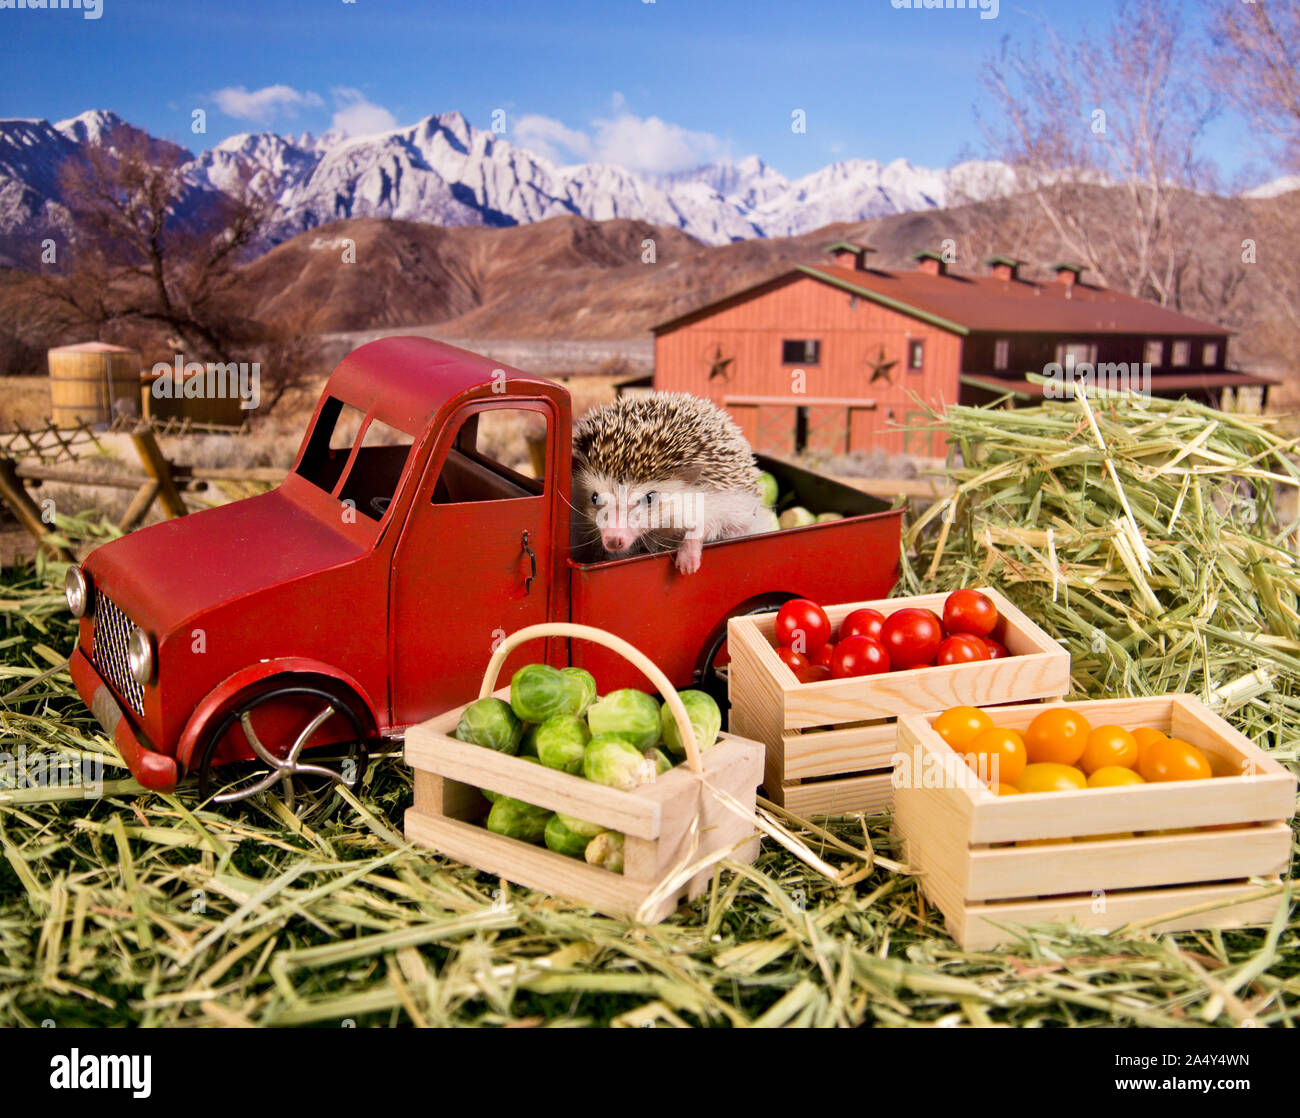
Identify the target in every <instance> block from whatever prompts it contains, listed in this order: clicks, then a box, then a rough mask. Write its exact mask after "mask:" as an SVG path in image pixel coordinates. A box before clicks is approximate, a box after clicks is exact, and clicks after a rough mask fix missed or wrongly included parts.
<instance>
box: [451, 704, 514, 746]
mask: <svg viewBox="0 0 1300 1118" xmlns="http://www.w3.org/2000/svg"><path fill="white" fill-rule="evenodd" d="M523 733H524V727H523V724H522V723H521V722H520V721H519V719H518V718H516V717H515V712H514V711H513V710H511V709H510V705H509V704H508V703H506V702H503V701H502V700H501V699H493V698H487V699H476V700H475V701H474V702H472V703H470V704H469V706H467V707H466V708H465V710H464V713H463V714H461V716H460V721H459V722H458V723H457V724H456V737H458V738H460V740H461V741H467V742H472V743H473V744H474V745H482V746H485V747H486V748H488V749H495V750H496V751H497V752H498V753H512V754H513V753H518V752H519V739H520V738H521V737H523Z"/></svg>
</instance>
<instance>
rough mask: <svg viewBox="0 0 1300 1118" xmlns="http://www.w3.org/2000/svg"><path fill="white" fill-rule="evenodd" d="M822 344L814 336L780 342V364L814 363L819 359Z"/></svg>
mask: <svg viewBox="0 0 1300 1118" xmlns="http://www.w3.org/2000/svg"><path fill="white" fill-rule="evenodd" d="M821 349H822V344H821V342H819V341H818V340H817V339H816V338H803V339H799V340H797V341H791V340H789V339H787V340H786V341H783V342H782V343H781V364H782V365H816V364H817V363H818V361H820V360H821Z"/></svg>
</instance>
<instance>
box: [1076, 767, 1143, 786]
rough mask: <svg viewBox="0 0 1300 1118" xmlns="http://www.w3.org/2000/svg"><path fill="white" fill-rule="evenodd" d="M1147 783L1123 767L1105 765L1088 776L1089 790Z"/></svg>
mask: <svg viewBox="0 0 1300 1118" xmlns="http://www.w3.org/2000/svg"><path fill="white" fill-rule="evenodd" d="M1145 783H1146V781H1145V780H1143V779H1142V777H1141V776H1139V775H1138V774H1137V773H1135V772H1134V771H1133V770H1132V769H1126V768H1124V767H1123V766H1122V765H1105V766H1103V767H1102V768H1100V769H1094V770H1093V771H1092V772H1091V773H1089V774H1088V787H1089V788H1118V787H1120V786H1121V785H1124V784H1145Z"/></svg>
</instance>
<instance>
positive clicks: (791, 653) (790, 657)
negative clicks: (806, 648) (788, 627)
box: [776, 645, 812, 673]
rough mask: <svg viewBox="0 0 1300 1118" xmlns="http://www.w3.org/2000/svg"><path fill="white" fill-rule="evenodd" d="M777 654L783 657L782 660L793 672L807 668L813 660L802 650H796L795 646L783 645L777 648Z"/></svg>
mask: <svg viewBox="0 0 1300 1118" xmlns="http://www.w3.org/2000/svg"><path fill="white" fill-rule="evenodd" d="M776 654H777V655H778V656H779V657H781V662H782V663H783V664H785V666H786V667H787V668H789V669H790V670H791V671H792V672H796V673H797V672H798V671H799V670H800V669H801V668H806V667H808V665H809V664H810V663H811V662H812V661H810V660H809V659H808V657H807V656H805V655H804V654H803V653H802V652H796V651H795V650H794V649H793V648H789V647H787V646H786V645H781V647H780V648H778V649H777V650H776Z"/></svg>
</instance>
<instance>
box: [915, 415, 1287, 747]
mask: <svg viewBox="0 0 1300 1118" xmlns="http://www.w3.org/2000/svg"><path fill="white" fill-rule="evenodd" d="M944 421H945V427H946V429H947V430H948V432H949V434H950V437H951V440H952V445H953V449H954V450H955V451H957V452H959V455H960V462H961V463H963V464H960V465H952V466H950V470H949V476H950V478H951V480H952V482H953V484H954V486H955V489H954V492H953V493H952V494H951V495H950V496H949V497H947V498H945V499H943V500H941V501H939V502H937V503H935V504H934V505H932V506H930V508H929V509H927V510H926V512H925V513H924V514H923V515H922V516H921V517H920V518H919V519H918V520H917V521H916V522H915V523H914V524H912V525H911V526H910V528H909V531H908V533H907V536H906V539H905V547H904V550H905V552H906V554H905V556H904V562H903V567H904V570H903V580H902V585H901V587H900V592H905V593H914V592H920V591H922V590H946V589H952V588H955V587H958V586H962V585H966V586H970V585H977V584H990V585H993V586H995V587H997V588H998V589H1000V590H1002V591H1003V592H1004V593H1005V594H1006V595H1007V596H1008V597H1009V598H1010V599H1011V600H1012V601H1014V602H1015V603H1016V604H1017V605H1019V606H1020V607H1021V608H1022V609H1024V610H1025V612H1026V613H1028V614H1029V616H1031V617H1032V618H1033V619H1034V620H1035V621H1037V622H1039V623H1040V624H1041V625H1042V626H1043V627H1044V628H1045V629H1046V630H1047V631H1048V632H1049V633H1051V635H1052V636H1053V637H1055V638H1056V639H1057V640H1059V641H1061V642H1062V643H1063V644H1064V645H1065V646H1066V647H1067V648H1068V649H1069V651H1070V656H1071V671H1072V675H1073V682H1074V686H1075V689H1076V691H1077V692H1078V693H1079V694H1081V695H1086V696H1089V697H1100V696H1105V695H1156V694H1164V693H1168V692H1184V691H1187V692H1193V693H1195V694H1197V695H1198V696H1200V698H1202V699H1203V700H1204V701H1205V702H1206V703H1208V704H1209V705H1210V706H1211V707H1213V708H1214V709H1215V710H1217V711H1218V712H1219V713H1220V714H1222V715H1223V716H1224V717H1226V718H1228V719H1229V720H1230V721H1232V722H1233V723H1234V724H1236V725H1237V726H1238V727H1239V728H1240V729H1241V730H1242V731H1243V732H1244V733H1246V734H1247V736H1249V737H1251V738H1252V739H1254V740H1255V741H1256V742H1257V743H1258V744H1259V745H1261V746H1263V747H1265V748H1271V749H1273V750H1274V751H1275V754H1276V756H1278V758H1279V760H1285V761H1294V760H1295V758H1296V746H1297V743H1298V742H1300V608H1298V606H1300V599H1298V595H1300V564H1298V562H1297V556H1296V528H1297V525H1296V523H1295V519H1294V518H1295V508H1296V493H1297V489H1298V488H1300V469H1298V468H1297V466H1296V461H1295V459H1296V455H1297V452H1298V450H1300V447H1298V446H1297V442H1296V441H1295V440H1288V439H1284V438H1282V437H1280V436H1279V435H1277V434H1275V433H1274V430H1273V427H1274V422H1273V421H1271V420H1268V419H1261V418H1250V417H1246V416H1240V415H1233V414H1229V413H1224V412H1220V411H1214V410H1212V409H1209V408H1205V407H1202V406H1200V405H1198V404H1193V403H1188V402H1186V401H1180V402H1171V401H1166V400H1157V399H1153V400H1150V401H1147V402H1142V401H1140V400H1137V399H1127V400H1124V399H1111V400H1105V399H1102V400H1092V401H1089V400H1087V399H1080V400H1075V401H1070V402H1068V403H1061V404H1053V405H1049V406H1043V407H1035V408H1026V409H1020V410H1014V411H1008V410H985V409H980V408H950V409H948V411H947V412H946V414H945V416H944ZM1284 510H1290V511H1289V512H1287V511H1284Z"/></svg>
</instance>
